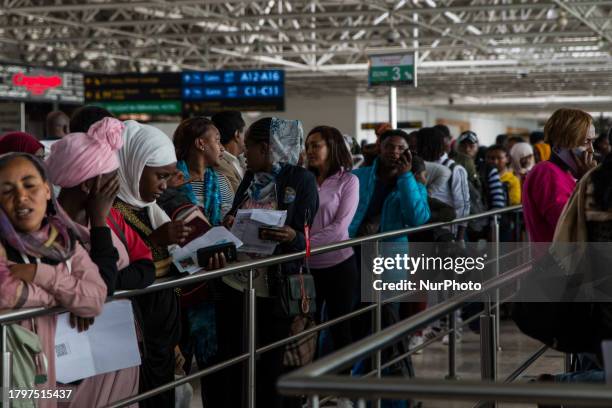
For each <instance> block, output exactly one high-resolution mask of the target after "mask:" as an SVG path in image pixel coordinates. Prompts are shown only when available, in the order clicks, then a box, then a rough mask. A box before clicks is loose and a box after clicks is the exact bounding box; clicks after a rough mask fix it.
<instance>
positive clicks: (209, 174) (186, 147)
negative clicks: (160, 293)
mask: <svg viewBox="0 0 612 408" xmlns="http://www.w3.org/2000/svg"><path fill="white" fill-rule="evenodd" d="M220 137H221V136H220V134H219V131H218V130H217V128H216V127H215V125H214V123H213V122H212V121H210V120H209V119H207V118H204V117H195V118H190V119H186V120H184V121H183V122H181V124H180V125H179V126H178V127H177V129H176V131H175V132H174V147H175V150H176V156H177V159H178V162H177V165H176V167H177V169H178V170H179V172H180V173H181V174H180V175H181V176H182V178H183V180H186V181H188V182H187V183H184V184H183V185H182V186H180V187H179V188H178V190H179V193H178V194H176V192H171V190H168V193H167V194H165V196H166V195H169V196H171V197H170V198H169V199H167V200H166V201H165V202H164V204H162V203H160V205H162V208H164V210H165V211H166V212H167V213H169V214H171V213H174V212H175V211H176V208H173V207H175V206H176V205H179V208H180V206H181V205H183V204H185V203H184V202H182V201H183V199H184V198H187V199H188V200H189V203H190V204H192V205H195V206H198V207H199V208H200V209H201V210H202V213H203V214H204V216H205V217H206V219H207V220H208V222H209V223H210V225H211V226H218V225H220V224H221V221H222V217H223V216H224V215H225V213H227V211H228V210H229V209H230V208H231V206H232V200H233V198H234V197H233V196H234V194H233V191H232V187H231V185H230V183H229V180H228V179H227V178H226V177H225V176H224V175H223V174H221V173H219V172H217V171H215V169H214V167H216V166H218V164H219V160H220V159H221V157H222V155H223V146H222V145H221V140H220ZM173 193H174V194H173ZM172 195H174V197H172ZM164 198H167V197H164ZM164 198H162V199H161V200H164ZM161 200H160V201H161ZM171 204H172V205H171ZM213 263H214V262H213ZM224 265H225V262H224V261H223V259H222V260H221V263H220V264H219V265H218V266H220V267H222V266H224ZM213 267H214V266H213ZM208 269H210V268H208ZM216 284H217V282H216V280H214V281H210V280H208V281H204V282H200V283H196V284H194V285H189V286H185V287H183V288H181V298H180V300H181V314H182V317H183V320H182V323H183V328H182V329H183V334H182V336H181V342H180V348H181V352H182V354H183V355H184V356H185V358H186V364H185V365H184V368H185V371H186V373H187V374H189V372H190V370H191V360H192V356H195V360H196V363H197V366H198V368H199V369H204V368H206V367H207V366H210V365H212V364H214V363H216V362H217V349H218V345H217V334H216V333H217V330H216V308H215V302H214V295H215V292H216V289H215V288H216ZM220 379H221V376H220V375H219V374H218V373H213V374H211V375H210V376H206V377H203V378H201V379H200V383H201V388H200V389H201V392H202V401H203V404H204V406H207V407H208V406H211V407H221V406H224V404H223V398H224V394H226V393H227V391H226V389H224V388H223V384H222V383H219V381H220Z"/></svg>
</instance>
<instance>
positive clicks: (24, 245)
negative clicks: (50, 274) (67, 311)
mask: <svg viewBox="0 0 612 408" xmlns="http://www.w3.org/2000/svg"><path fill="white" fill-rule="evenodd" d="M17 157H24V158H26V159H28V160H30V161H31V162H32V163H33V164H34V166H35V167H36V168H37V169H38V171H39V172H40V174H41V176H42V178H43V180H48V179H49V178H48V176H47V170H46V169H45V166H44V164H43V163H42V161H40V160H39V159H38V158H36V157H34V156H32V155H31V154H27V153H7V154H3V155H1V156H0V168H1V167H3V166H4V165H6V164H7V163H9V162H10V161H11V160H13V159H15V158H17ZM50 190H51V200H50V201H49V202H48V203H47V216H46V218H45V220H44V221H43V226H42V227H41V229H40V230H39V231H37V232H35V233H24V232H19V231H17V230H15V228H14V227H13V224H12V223H11V221H10V219H9V218H8V216H7V215H6V213H5V212H4V210H3V209H1V208H0V237H2V239H3V240H4V241H5V242H6V243H8V244H9V245H10V246H11V247H13V248H14V249H16V250H17V251H19V252H21V253H23V254H26V255H29V256H32V257H34V258H47V259H51V260H53V261H58V262H64V261H66V260H68V259H70V258H71V257H72V255H73V254H74V248H75V246H76V241H75V238H76V239H78V240H79V241H80V242H85V238H84V237H83V236H82V235H81V231H80V230H79V229H78V228H77V227H76V226H75V224H74V222H73V221H72V220H71V219H70V217H69V216H68V215H67V214H66V213H65V212H64V210H63V209H62V207H60V205H59V204H58V203H57V200H56V198H55V194H54V193H53V189H50ZM55 233H57V238H56V239H55V240H53V242H52V243H50V244H48V243H47V241H49V238H50V236H51V235H53V234H55Z"/></svg>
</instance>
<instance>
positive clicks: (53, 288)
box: [0, 244, 106, 408]
mask: <svg viewBox="0 0 612 408" xmlns="http://www.w3.org/2000/svg"><path fill="white" fill-rule="evenodd" d="M69 263H70V269H69V268H68V266H67V263H61V264H59V265H56V266H51V265H47V264H39V265H38V267H37V269H36V275H35V277H34V281H33V282H32V283H26V284H24V283H23V282H21V281H19V280H18V279H16V278H13V277H12V276H9V277H8V278H7V281H6V282H3V284H2V285H0V309H3V308H4V309H5V308H12V307H14V305H7V304H4V302H2V301H1V300H2V299H14V296H15V293H14V291H15V287H18V288H20V289H22V290H23V291H25V292H22V296H27V297H26V298H25V303H24V304H23V305H22V306H21V307H22V308H27V307H47V308H51V307H54V306H62V307H64V308H66V309H68V310H69V311H71V312H73V313H74V314H76V315H78V316H82V317H95V316H97V315H99V314H100V312H101V311H102V306H103V305H104V302H105V300H106V285H105V284H104V281H103V280H102V278H101V277H100V274H99V272H98V267H97V266H96V265H95V264H94V263H93V262H92V261H91V259H90V258H89V255H88V254H87V252H86V251H85V249H83V247H82V246H81V245H80V244H76V248H75V253H74V255H73V256H72V258H71V259H70V262H69ZM12 264H14V263H12V262H9V266H10V265H12ZM11 280H12V282H11ZM15 281H19V282H15ZM34 321H35V324H36V333H37V334H38V337H39V338H40V341H41V344H42V347H43V350H44V352H45V356H46V357H47V361H48V372H47V383H46V384H42V385H41V386H39V388H52V389H53V388H55V328H56V324H57V318H56V316H54V315H53V316H41V317H36V318H34ZM21 325H22V326H24V327H25V328H27V329H29V330H32V324H31V320H30V319H28V320H24V321H23V322H21ZM38 402H39V405H38V406H39V407H42V408H54V407H56V406H57V400H52V399H44V400H43V399H41V400H39V401H38Z"/></svg>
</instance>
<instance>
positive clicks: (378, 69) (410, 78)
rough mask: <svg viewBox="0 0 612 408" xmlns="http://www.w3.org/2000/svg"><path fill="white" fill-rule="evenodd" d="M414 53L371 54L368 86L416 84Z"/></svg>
mask: <svg viewBox="0 0 612 408" xmlns="http://www.w3.org/2000/svg"><path fill="white" fill-rule="evenodd" d="M414 60H415V58H414V54H387V55H371V56H370V57H369V70H368V82H369V85H370V86H380V85H384V86H416V84H417V81H416V67H415V63H414Z"/></svg>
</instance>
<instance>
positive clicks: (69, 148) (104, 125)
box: [46, 118, 124, 188]
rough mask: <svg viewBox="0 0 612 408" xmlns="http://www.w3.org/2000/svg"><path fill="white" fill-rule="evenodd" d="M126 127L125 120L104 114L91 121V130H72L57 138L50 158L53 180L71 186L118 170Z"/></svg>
mask: <svg viewBox="0 0 612 408" xmlns="http://www.w3.org/2000/svg"><path fill="white" fill-rule="evenodd" d="M123 129H124V125H123V123H122V122H121V121H119V120H117V119H115V118H104V119H102V120H100V121H99V122H96V123H94V124H93V125H91V127H90V128H89V130H88V131H87V133H71V134H69V135H67V136H65V137H64V138H62V139H60V140H59V141H57V142H55V143H54V144H53V146H51V155H50V156H49V158H48V159H47V160H46V165H47V169H48V170H49V179H50V181H51V183H53V184H55V185H56V186H60V187H62V188H70V187H74V186H77V185H79V184H81V183H82V182H84V181H86V180H89V179H90V178H92V177H96V176H99V175H101V174H106V173H110V172H113V171H115V170H117V169H118V168H119V158H118V157H117V151H118V150H119V149H120V148H121V146H123V136H122V134H123Z"/></svg>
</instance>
